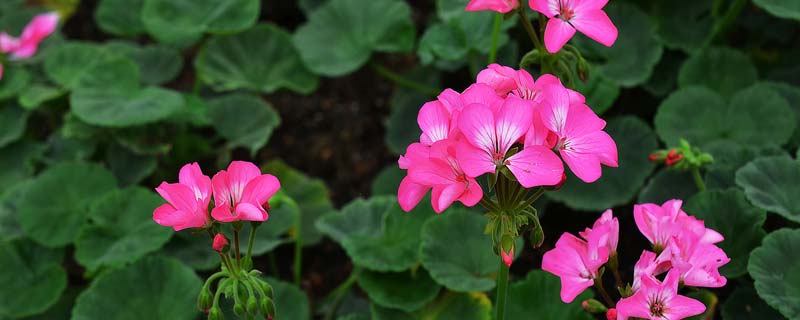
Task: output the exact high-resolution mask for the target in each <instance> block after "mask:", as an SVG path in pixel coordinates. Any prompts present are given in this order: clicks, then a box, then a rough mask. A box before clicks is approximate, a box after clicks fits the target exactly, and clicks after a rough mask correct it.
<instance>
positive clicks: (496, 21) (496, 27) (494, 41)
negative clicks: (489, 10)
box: [488, 13, 503, 64]
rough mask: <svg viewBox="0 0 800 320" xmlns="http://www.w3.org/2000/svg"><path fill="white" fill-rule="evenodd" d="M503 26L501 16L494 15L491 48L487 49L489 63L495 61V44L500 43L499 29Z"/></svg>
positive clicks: (498, 14)
mask: <svg viewBox="0 0 800 320" xmlns="http://www.w3.org/2000/svg"><path fill="white" fill-rule="evenodd" d="M502 24H503V14H502V13H497V14H495V15H494V26H493V27H492V47H491V48H490V49H489V63H488V64H492V63H494V61H495V60H497V43H498V42H499V41H500V27H501V26H502Z"/></svg>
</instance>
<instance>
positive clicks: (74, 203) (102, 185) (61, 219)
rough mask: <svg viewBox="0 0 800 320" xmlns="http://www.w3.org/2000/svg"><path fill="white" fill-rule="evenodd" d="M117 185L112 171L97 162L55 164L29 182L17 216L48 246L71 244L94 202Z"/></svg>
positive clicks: (37, 240) (26, 231)
mask: <svg viewBox="0 0 800 320" xmlns="http://www.w3.org/2000/svg"><path fill="white" fill-rule="evenodd" d="M116 185H117V183H116V181H115V180H114V176H113V175H112V174H111V172H108V170H106V169H105V168H103V167H102V166H100V165H97V164H89V163H61V164H56V165H53V166H51V167H49V168H47V170H45V171H44V172H42V173H41V174H40V175H39V176H38V177H36V178H35V179H34V180H33V182H31V184H30V185H29V186H28V188H27V190H26V191H25V193H24V194H23V196H22V198H21V199H20V202H19V205H18V208H17V209H18V211H17V212H18V215H17V220H18V221H19V224H20V226H22V229H23V230H25V233H26V234H27V235H28V236H30V237H31V238H33V240H35V241H36V242H39V243H41V244H43V245H45V246H48V247H60V246H64V245H67V244H70V243H71V242H72V241H73V240H74V239H75V237H76V236H77V235H78V232H79V231H80V229H81V228H82V227H83V226H84V224H85V223H86V216H87V213H88V211H89V206H90V205H91V203H92V202H93V201H94V200H95V199H98V198H99V197H100V196H102V195H103V194H104V193H106V192H108V191H110V190H113V189H115V188H116Z"/></svg>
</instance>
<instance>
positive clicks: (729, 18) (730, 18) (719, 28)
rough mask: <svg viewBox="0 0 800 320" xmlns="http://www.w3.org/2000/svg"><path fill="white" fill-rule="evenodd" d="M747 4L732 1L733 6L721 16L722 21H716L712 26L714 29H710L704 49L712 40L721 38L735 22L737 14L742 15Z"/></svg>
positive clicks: (741, 1) (743, 0)
mask: <svg viewBox="0 0 800 320" xmlns="http://www.w3.org/2000/svg"><path fill="white" fill-rule="evenodd" d="M746 4H747V0H734V2H733V4H731V6H730V7H728V10H727V11H725V15H724V16H722V19H719V20H717V22H716V23H715V24H714V27H713V28H712V29H711V30H712V31H711V34H710V35H709V37H708V38H706V41H705V43H704V47H708V46H709V45H711V43H712V42H714V40H716V39H717V38H719V37H720V36H722V34H724V33H725V31H727V30H728V28H729V27H730V26H731V25H732V24H733V23H734V22H736V18H738V17H739V14H741V13H742V10H743V9H744V7H745V5H746Z"/></svg>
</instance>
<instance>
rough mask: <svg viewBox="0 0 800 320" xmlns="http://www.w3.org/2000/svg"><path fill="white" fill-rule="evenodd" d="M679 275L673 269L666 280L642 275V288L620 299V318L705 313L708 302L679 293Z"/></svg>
mask: <svg viewBox="0 0 800 320" xmlns="http://www.w3.org/2000/svg"><path fill="white" fill-rule="evenodd" d="M679 278H680V276H679V274H678V273H677V272H674V271H670V272H669V273H667V277H666V278H665V279H664V281H663V282H659V281H658V280H657V279H656V278H654V277H652V276H648V275H642V276H641V287H640V288H639V290H638V291H636V293H634V294H633V295H632V296H630V297H628V298H624V299H622V300H620V301H619V302H617V306H616V309H617V319H620V320H626V319H628V318H630V317H636V318H642V319H651V320H663V319H670V320H672V319H676V320H677V319H684V318H688V317H691V316H695V315H698V314H701V313H703V312H704V311H705V310H706V306H705V305H703V303H702V302H700V301H697V300H695V299H692V298H689V297H686V296H682V295H679V294H678V280H679Z"/></svg>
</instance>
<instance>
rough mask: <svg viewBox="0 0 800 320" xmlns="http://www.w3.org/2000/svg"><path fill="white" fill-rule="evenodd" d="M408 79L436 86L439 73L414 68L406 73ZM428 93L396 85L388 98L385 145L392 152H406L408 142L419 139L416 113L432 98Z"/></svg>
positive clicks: (419, 131) (420, 132)
mask: <svg viewBox="0 0 800 320" xmlns="http://www.w3.org/2000/svg"><path fill="white" fill-rule="evenodd" d="M406 76H407V77H408V78H409V79H411V80H415V81H418V82H420V83H423V84H426V85H429V86H432V87H438V86H439V82H440V81H439V74H438V73H436V72H434V71H433V70H431V69H426V68H422V69H416V70H413V71H411V72H409V73H408V75H406ZM432 99H433V98H432V97H431V96H430V95H429V94H424V93H420V92H419V91H416V90H411V89H408V88H403V87H398V88H395V90H394V92H393V93H392V97H391V99H390V100H389V106H391V113H390V114H389V119H387V121H386V145H387V146H389V149H390V150H391V151H392V153H394V154H404V153H406V148H407V147H408V145H409V144H411V143H413V142H417V141H419V136H420V134H422V130H420V129H419V125H418V124H417V114H418V113H419V109H420V108H422V105H423V104H425V102H428V101H430V100H432Z"/></svg>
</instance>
